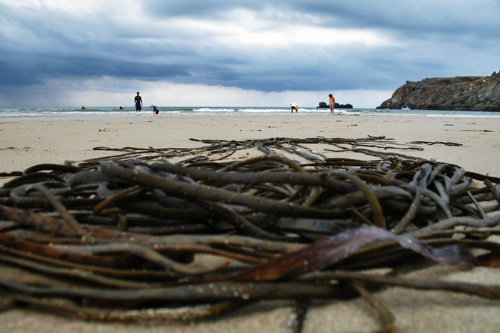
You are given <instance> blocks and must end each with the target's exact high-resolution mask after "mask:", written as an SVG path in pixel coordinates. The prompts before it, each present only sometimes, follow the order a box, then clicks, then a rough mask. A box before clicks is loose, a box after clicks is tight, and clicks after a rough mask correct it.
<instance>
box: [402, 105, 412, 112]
mask: <svg viewBox="0 0 500 333" xmlns="http://www.w3.org/2000/svg"><path fill="white" fill-rule="evenodd" d="M401 110H405V111H410V110H411V109H410V108H409V107H407V106H405V107H404V108H401Z"/></svg>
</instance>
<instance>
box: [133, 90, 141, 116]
mask: <svg viewBox="0 0 500 333" xmlns="http://www.w3.org/2000/svg"><path fill="white" fill-rule="evenodd" d="M134 102H135V112H137V111H139V112H140V111H141V110H142V97H141V96H139V92H137V96H135V99H134Z"/></svg>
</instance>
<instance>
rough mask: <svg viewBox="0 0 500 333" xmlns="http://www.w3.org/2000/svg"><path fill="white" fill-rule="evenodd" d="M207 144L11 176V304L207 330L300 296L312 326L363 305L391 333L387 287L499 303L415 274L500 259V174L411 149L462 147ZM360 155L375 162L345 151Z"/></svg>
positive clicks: (6, 212) (5, 212) (2, 219)
mask: <svg viewBox="0 0 500 333" xmlns="http://www.w3.org/2000/svg"><path fill="white" fill-rule="evenodd" d="M193 140H194V139H193ZM196 141H198V142H202V143H204V144H205V146H202V147H199V148H152V147H149V148H134V147H125V148H108V147H97V148H95V149H96V150H103V151H110V152H118V154H117V155H111V156H108V157H104V158H96V159H90V160H83V161H67V162H65V163H64V164H41V165H35V166H33V167H30V168H28V169H26V170H25V171H24V172H19V173H9V174H3V175H2V176H9V177H10V178H11V179H10V180H9V181H8V182H5V183H4V185H3V187H2V188H1V190H0V294H1V295H2V303H1V309H2V310H7V309H9V308H16V307H22V306H31V307H32V308H34V309H40V310H49V311H51V312H56V313H60V314H64V315H71V316H76V317H79V318H84V319H88V320H113V321H130V320H139V319H153V318H157V319H170V320H193V319H199V318H203V317H209V316H214V315H216V314H219V313H222V312H227V311H230V310H234V309H235V308H239V307H241V306H245V305H248V304H252V303H255V302H258V301H262V300H272V299H287V300H290V301H291V302H292V303H293V304H295V306H296V313H295V315H294V317H293V318H295V320H294V321H293V322H292V328H293V330H295V331H300V330H301V327H302V321H303V320H304V316H305V312H306V311H305V310H306V309H307V306H308V304H309V302H310V301H311V300H318V299H321V300H325V299H326V300H338V299H352V298H355V297H363V298H365V299H366V300H367V301H368V302H369V304H371V305H372V306H373V307H374V308H375V309H376V310H377V311H378V313H379V315H380V319H381V325H382V327H383V328H384V329H388V330H390V329H392V328H394V325H395V321H394V317H393V315H392V314H391V312H390V310H389V309H387V307H385V306H384V305H383V304H381V303H380V302H379V301H377V299H376V296H374V294H373V292H374V291H377V290H380V289H382V288H387V287H389V286H399V287H405V288H415V289H421V290H446V291H453V292H459V293H467V294H471V295H476V296H480V297H485V298H492V299H499V298H500V287H498V286H485V285H479V284H472V283H460V282H449V281H441V280H414V279H408V278H405V276H404V275H405V272H407V271H408V267H407V266H411V264H412V263H414V262H419V261H424V262H429V263H430V262H434V263H437V264H443V265H462V266H465V267H469V268H470V267H473V266H476V265H484V266H498V264H499V255H500V244H499V243H498V242H494V241H492V240H488V238H489V236H491V235H496V234H498V233H499V232H500V228H499V224H500V214H498V213H497V212H498V211H499V209H500V195H499V188H500V186H499V185H498V182H499V181H500V180H499V179H497V178H494V177H489V176H486V175H480V174H476V173H472V172H466V171H465V170H463V169H462V168H460V167H459V166H456V165H451V164H447V163H442V162H436V161H433V160H426V159H422V158H418V157H412V156H408V155H405V154H402V153H399V152H396V151H397V150H422V149H423V148H421V146H420V145H422V144H446V145H449V146H454V145H459V144H455V143H445V142H422V141H421V142H412V143H408V144H398V143H397V142H395V141H394V140H392V139H386V138H384V137H368V138H361V139H343V138H322V137H320V138H311V139H292V138H271V139H265V140H246V141H235V140H229V141H227V140H196ZM252 149H254V150H256V151H258V152H260V153H258V154H253V153H252V155H256V156H255V157H249V155H250V154H249V153H248V152H249V151H251V150H252ZM245 152H246V154H245ZM346 153H351V154H361V155H362V156H363V158H361V159H354V158H349V159H347V158H342V157H331V156H335V155H339V154H340V155H343V154H346ZM237 154H240V156H243V157H246V158H241V157H239V158H236V159H235V157H237ZM230 157H232V158H233V159H231V158H230ZM495 183H496V184H495ZM412 267H413V266H412ZM403 268H406V269H403ZM412 269H417V268H415V267H413V268H412Z"/></svg>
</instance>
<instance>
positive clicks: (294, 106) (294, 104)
mask: <svg viewBox="0 0 500 333" xmlns="http://www.w3.org/2000/svg"><path fill="white" fill-rule="evenodd" d="M290 108H291V109H292V113H293V110H295V113H297V111H299V107H298V106H297V103H292V104H290Z"/></svg>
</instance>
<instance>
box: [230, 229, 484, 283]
mask: <svg viewBox="0 0 500 333" xmlns="http://www.w3.org/2000/svg"><path fill="white" fill-rule="evenodd" d="M384 240H388V241H394V242H397V243H399V245H400V246H401V247H403V248H406V249H409V250H411V251H413V252H416V253H419V254H420V255H422V256H424V257H426V258H429V259H431V260H433V261H436V262H438V263H440V264H444V265H460V264H463V265H475V264H476V261H475V258H474V256H473V255H472V254H470V253H469V252H468V251H466V250H464V249H462V248H460V247H458V246H453V245H452V246H446V247H442V248H438V249H434V248H432V247H430V246H428V245H427V244H425V243H424V242H422V241H419V240H416V239H412V238H408V237H401V236H397V235H395V234H393V233H391V232H389V231H386V230H384V229H380V228H375V227H365V228H359V229H355V230H350V231H346V232H343V233H340V234H338V235H335V236H331V237H328V238H323V239H320V240H318V241H316V242H315V243H313V244H311V245H309V246H306V247H304V248H302V249H300V250H298V251H295V252H291V253H288V254H285V255H282V256H280V257H277V258H274V259H271V260H269V261H267V262H265V263H263V264H261V265H259V266H257V267H255V268H254V269H252V270H250V271H248V272H245V273H242V274H240V275H237V276H234V277H232V278H228V279H227V280H236V281H245V280H277V279H282V278H286V277H291V276H297V275H301V274H304V273H308V272H311V271H315V270H322V269H324V268H326V267H329V266H331V265H333V264H335V263H337V262H339V261H341V260H344V259H346V258H348V257H349V256H351V255H352V254H354V253H355V252H356V251H357V250H359V249H360V248H361V247H362V246H364V245H367V244H370V243H372V242H375V241H384Z"/></svg>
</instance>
